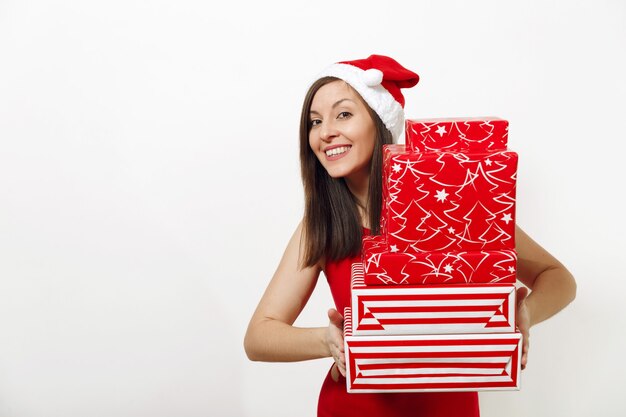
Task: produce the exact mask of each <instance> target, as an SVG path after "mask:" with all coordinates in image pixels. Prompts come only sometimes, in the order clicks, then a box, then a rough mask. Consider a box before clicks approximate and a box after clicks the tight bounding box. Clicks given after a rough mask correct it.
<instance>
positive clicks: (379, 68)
mask: <svg viewBox="0 0 626 417" xmlns="http://www.w3.org/2000/svg"><path fill="white" fill-rule="evenodd" d="M322 77H336V78H339V79H341V80H343V81H345V82H347V83H348V84H350V86H351V87H352V88H354V89H355V90H356V91H357V92H358V93H359V94H360V95H361V97H362V98H363V100H365V102H366V103H367V104H368V105H369V106H370V107H371V108H372V110H374V111H375V112H376V114H378V116H379V117H380V119H381V120H382V121H383V123H384V124H385V126H386V127H387V129H389V131H390V132H391V135H392V136H393V139H394V142H397V141H398V139H399V138H400V136H401V135H402V132H403V130H404V96H403V95H402V91H400V89H401V88H409V87H413V86H414V85H415V84H417V82H418V81H419V76H418V75H417V74H416V73H414V72H413V71H409V70H408V69H406V68H404V67H403V66H402V65H400V64H399V63H398V62H397V61H395V60H394V59H392V58H389V57H388V56H384V55H370V56H369V57H368V58H365V59H358V60H355V61H343V62H337V63H335V64H332V65H330V66H328V67H327V68H326V69H324V70H323V71H322V72H321V73H319V74H318V75H317V78H316V79H320V78H322Z"/></svg>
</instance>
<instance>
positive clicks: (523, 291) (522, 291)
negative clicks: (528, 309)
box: [516, 287, 528, 305]
mask: <svg viewBox="0 0 626 417" xmlns="http://www.w3.org/2000/svg"><path fill="white" fill-rule="evenodd" d="M516 295H517V305H520V303H521V302H522V301H524V300H525V299H526V297H528V288H526V287H519V288H518V289H517V291H516Z"/></svg>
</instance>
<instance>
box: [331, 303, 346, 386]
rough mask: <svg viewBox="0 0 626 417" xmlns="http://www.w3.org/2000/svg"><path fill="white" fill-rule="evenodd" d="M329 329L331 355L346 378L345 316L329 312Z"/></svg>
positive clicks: (332, 311)
mask: <svg viewBox="0 0 626 417" xmlns="http://www.w3.org/2000/svg"><path fill="white" fill-rule="evenodd" d="M328 319H329V320H330V322H329V323H328V329H327V331H326V344H327V345H328V350H329V351H330V355H331V356H332V357H333V359H334V360H335V366H336V367H337V369H339V372H341V375H343V376H344V377H345V376H346V356H345V353H344V348H343V316H342V315H341V314H339V312H338V311H337V310H335V309H334V308H331V309H330V310H328Z"/></svg>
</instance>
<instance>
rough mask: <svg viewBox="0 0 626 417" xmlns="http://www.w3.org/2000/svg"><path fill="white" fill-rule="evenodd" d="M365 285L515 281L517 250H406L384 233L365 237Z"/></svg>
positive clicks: (504, 282) (363, 255) (498, 282)
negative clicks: (389, 243)
mask: <svg viewBox="0 0 626 417" xmlns="http://www.w3.org/2000/svg"><path fill="white" fill-rule="evenodd" d="M361 259H362V261H363V268H364V282H365V284H366V285H438V284H515V281H516V266H517V256H516V253H515V251H514V250H490V251H456V252H455V251H451V252H423V253H404V252H399V251H397V246H393V245H391V246H390V245H387V242H386V241H385V237H384V236H368V237H367V238H364V239H363V249H362V257H361Z"/></svg>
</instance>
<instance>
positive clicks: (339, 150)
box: [324, 145, 352, 161]
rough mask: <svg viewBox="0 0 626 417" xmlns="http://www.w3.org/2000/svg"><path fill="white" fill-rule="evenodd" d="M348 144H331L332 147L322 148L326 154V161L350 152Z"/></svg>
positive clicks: (334, 159)
mask: <svg viewBox="0 0 626 417" xmlns="http://www.w3.org/2000/svg"><path fill="white" fill-rule="evenodd" d="M350 148H352V146H350V145H338V146H333V147H332V148H327V149H325V150H324V154H325V155H326V160H327V161H336V160H337V159H341V158H343V157H344V156H346V155H347V154H348V152H350Z"/></svg>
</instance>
